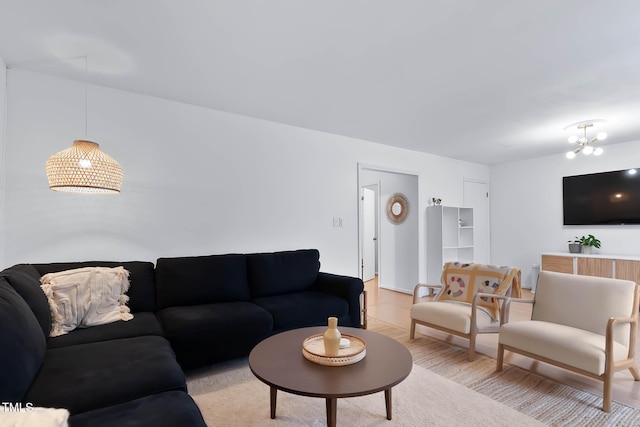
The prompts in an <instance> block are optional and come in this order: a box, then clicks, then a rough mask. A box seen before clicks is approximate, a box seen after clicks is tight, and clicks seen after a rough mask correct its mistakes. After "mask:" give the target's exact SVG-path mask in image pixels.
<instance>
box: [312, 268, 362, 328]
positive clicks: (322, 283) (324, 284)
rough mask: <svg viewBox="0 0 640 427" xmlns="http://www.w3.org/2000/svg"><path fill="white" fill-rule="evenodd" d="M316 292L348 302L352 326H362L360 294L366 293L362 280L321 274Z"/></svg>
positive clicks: (319, 274)
mask: <svg viewBox="0 0 640 427" xmlns="http://www.w3.org/2000/svg"><path fill="white" fill-rule="evenodd" d="M316 290H319V291H321V292H326V293H328V294H331V295H335V296H337V297H340V298H343V299H345V300H347V302H348V303H349V317H350V319H351V326H353V327H358V326H360V315H361V313H360V294H362V291H364V283H363V282H362V280H361V279H360V278H358V277H351V276H341V275H337V274H330V273H323V272H320V273H318V279H317V281H316Z"/></svg>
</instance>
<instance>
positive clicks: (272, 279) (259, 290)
mask: <svg viewBox="0 0 640 427" xmlns="http://www.w3.org/2000/svg"><path fill="white" fill-rule="evenodd" d="M247 267H248V272H249V287H250V289H251V298H252V299H256V298H263V297H269V296H272V295H282V294H288V293H292V292H302V291H308V290H311V288H313V287H314V285H315V284H316V280H317V278H318V272H319V271H320V252H319V251H318V250H316V249H300V250H297V251H284V252H274V253H260V254H249V255H247Z"/></svg>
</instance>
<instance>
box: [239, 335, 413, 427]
mask: <svg viewBox="0 0 640 427" xmlns="http://www.w3.org/2000/svg"><path fill="white" fill-rule="evenodd" d="M326 329H327V328H326V327H312V328H302V329H294V330H291V331H287V332H282V333H279V334H277V335H273V336H271V337H269V338H267V339H265V340H264V341H262V342H260V343H259V344H258V345H256V346H255V347H254V348H253V350H251V354H249V367H250V368H251V372H253V374H254V375H255V376H256V377H257V378H258V379H259V380H260V381H262V382H263V383H265V384H267V385H268V386H269V387H270V395H271V418H275V417H276V397H277V392H278V390H282V391H286V392H288V393H293V394H299V395H302V396H311V397H321V398H324V399H326V405H327V425H328V426H330V427H333V426H335V425H336V405H337V399H338V398H342V397H354V396H364V395H366V394H372V393H377V392H380V391H383V390H384V394H385V404H386V410H387V419H389V420H390V419H391V387H393V386H395V385H396V384H399V383H400V382H401V381H402V380H404V379H405V378H406V377H407V376H408V375H409V373H410V372H411V368H412V367H413V359H412V357H411V353H409V350H407V348H406V347H405V346H403V345H402V344H400V343H399V342H397V341H396V340H394V339H391V338H389V337H386V336H384V335H381V334H378V333H376V332H371V331H366V330H363V329H358V328H347V327H340V326H338V330H340V331H341V332H342V333H344V334H349V335H355V336H357V337H360V338H362V339H363V340H364V341H365V342H366V345H367V347H366V349H367V355H366V356H365V357H364V359H362V360H361V361H359V362H356V363H354V364H352V365H345V366H324V365H319V364H317V363H314V362H311V361H309V360H307V359H305V358H304V356H303V355H302V341H304V339H305V338H307V337H309V336H311V335H315V334H321V333H323V332H324V331H325V330H326Z"/></svg>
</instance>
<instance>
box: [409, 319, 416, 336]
mask: <svg viewBox="0 0 640 427" xmlns="http://www.w3.org/2000/svg"><path fill="white" fill-rule="evenodd" d="M415 337H416V321H415V320H414V319H411V329H410V330H409V338H410V339H414V338H415Z"/></svg>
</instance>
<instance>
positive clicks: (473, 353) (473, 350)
mask: <svg viewBox="0 0 640 427" xmlns="http://www.w3.org/2000/svg"><path fill="white" fill-rule="evenodd" d="M467 358H468V359H469V362H473V359H475V358H476V336H475V334H472V335H471V336H470V337H469V355H468V356H467Z"/></svg>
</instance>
